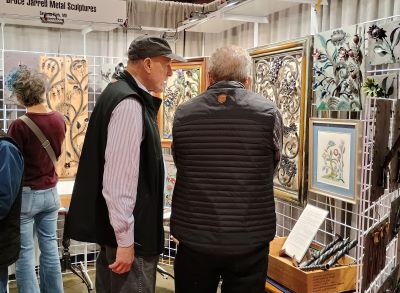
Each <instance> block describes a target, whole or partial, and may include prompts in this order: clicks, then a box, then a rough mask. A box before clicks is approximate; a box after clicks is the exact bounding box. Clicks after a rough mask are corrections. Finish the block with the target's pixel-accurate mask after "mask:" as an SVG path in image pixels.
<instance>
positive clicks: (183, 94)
mask: <svg viewBox="0 0 400 293" xmlns="http://www.w3.org/2000/svg"><path fill="white" fill-rule="evenodd" d="M206 64H207V63H206V59H205V58H197V59H189V61H188V62H185V63H183V62H173V63H172V65H171V67H172V72H173V74H172V76H171V77H169V78H168V80H167V84H166V87H165V90H164V93H163V94H162V99H163V102H162V105H161V107H160V111H159V115H158V125H159V129H160V136H161V145H162V147H164V148H170V147H171V143H172V123H173V119H174V115H175V111H176V109H177V107H178V106H179V105H181V104H182V103H184V102H186V101H188V100H189V99H191V98H194V97H196V96H198V95H199V94H201V93H202V92H204V90H205V89H206V82H207V78H206Z"/></svg>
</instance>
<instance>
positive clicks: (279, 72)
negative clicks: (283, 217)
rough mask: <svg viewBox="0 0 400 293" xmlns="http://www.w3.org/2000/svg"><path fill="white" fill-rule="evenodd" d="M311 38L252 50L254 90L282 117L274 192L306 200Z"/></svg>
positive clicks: (301, 200) (285, 196) (277, 194)
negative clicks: (273, 106) (275, 108)
mask: <svg viewBox="0 0 400 293" xmlns="http://www.w3.org/2000/svg"><path fill="white" fill-rule="evenodd" d="M310 46H311V39H310V38H302V39H297V40H294V41H290V42H283V43H278V44H275V45H270V46H264V47H259V48H255V49H251V50H250V52H249V53H250V56H251V57H252V60H253V78H254V80H253V90H254V91H255V92H257V93H259V94H261V95H262V96H264V97H265V98H266V99H269V100H271V101H272V102H273V103H275V104H276V106H277V107H278V109H279V110H280V113H281V115H282V120H283V128H284V131H283V147H282V156H281V161H280V163H279V166H278V171H277V172H276V174H275V178H274V194H275V196H277V197H279V198H283V199H285V200H289V201H294V202H296V203H303V201H304V199H305V198H304V197H305V194H306V192H305V182H306V175H307V172H304V170H305V163H306V161H307V160H306V156H307V154H306V152H305V151H304V150H305V149H306V143H307V140H306V139H305V136H306V130H307V121H308V112H309V109H308V108H309V105H308V103H307V98H308V97H309V95H310V78H309V77H310V70H311V65H310V64H311V63H310V56H311V48H310Z"/></svg>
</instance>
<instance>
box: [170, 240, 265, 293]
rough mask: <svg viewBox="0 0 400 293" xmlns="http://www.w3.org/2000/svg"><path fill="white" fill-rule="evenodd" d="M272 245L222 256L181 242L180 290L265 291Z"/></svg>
mask: <svg viewBox="0 0 400 293" xmlns="http://www.w3.org/2000/svg"><path fill="white" fill-rule="evenodd" d="M268 251H269V246H265V247H263V248H262V249H259V250H257V251H254V252H252V253H246V254H243V255H231V256H219V255H212V254H206V253H200V252H196V251H193V250H191V249H189V248H188V247H186V246H185V245H182V244H179V246H178V252H177V255H176V258H175V264H174V270H175V292H176V293H215V292H216V291H217V287H218V283H219V281H220V278H222V280H223V281H222V288H221V289H222V290H221V291H222V293H244V292H246V293H264V292H265V281H266V278H267V268H268Z"/></svg>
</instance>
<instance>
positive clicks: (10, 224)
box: [0, 131, 23, 267]
mask: <svg viewBox="0 0 400 293" xmlns="http://www.w3.org/2000/svg"><path fill="white" fill-rule="evenodd" d="M0 140H7V141H8V142H10V143H12V144H13V145H15V146H16V147H17V148H18V145H17V144H16V143H15V142H14V141H13V140H12V139H11V138H10V137H9V136H7V135H6V134H5V133H4V132H2V131H0ZM18 149H19V148H18ZM22 180H23V179H22ZM22 180H21V184H20V189H19V192H18V195H17V197H16V199H15V201H14V204H13V205H12V207H11V209H10V212H9V213H8V215H7V217H5V218H4V219H2V220H0V267H2V266H9V265H11V264H13V263H14V262H16V260H17V259H18V256H19V250H20V247H21V242H20V240H21V237H20V214H21V194H22Z"/></svg>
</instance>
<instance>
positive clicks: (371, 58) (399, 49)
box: [366, 21, 400, 65]
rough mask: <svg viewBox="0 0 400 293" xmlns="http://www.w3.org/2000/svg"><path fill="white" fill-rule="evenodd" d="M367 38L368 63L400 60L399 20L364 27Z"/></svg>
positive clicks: (378, 63) (386, 62) (375, 63)
mask: <svg viewBox="0 0 400 293" xmlns="http://www.w3.org/2000/svg"><path fill="white" fill-rule="evenodd" d="M366 37H367V38H368V64H370V65H380V64H388V63H396V62H400V22H399V21H392V22H388V23H386V24H383V25H376V24H373V25H370V26H367V28H366Z"/></svg>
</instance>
